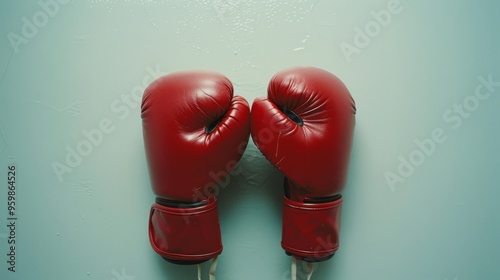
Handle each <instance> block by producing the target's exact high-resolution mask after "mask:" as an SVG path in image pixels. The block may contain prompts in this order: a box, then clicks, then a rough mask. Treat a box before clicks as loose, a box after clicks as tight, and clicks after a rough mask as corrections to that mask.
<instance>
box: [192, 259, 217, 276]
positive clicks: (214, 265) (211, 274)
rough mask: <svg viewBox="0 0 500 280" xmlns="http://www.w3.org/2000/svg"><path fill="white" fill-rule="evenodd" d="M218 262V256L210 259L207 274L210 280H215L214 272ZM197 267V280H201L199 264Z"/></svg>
mask: <svg viewBox="0 0 500 280" xmlns="http://www.w3.org/2000/svg"><path fill="white" fill-rule="evenodd" d="M218 261H219V256H217V257H215V258H213V259H212V264H211V265H210V271H209V273H208V277H209V279H210V280H215V270H216V269H217V262H218ZM197 267H198V280H201V264H198V265H197Z"/></svg>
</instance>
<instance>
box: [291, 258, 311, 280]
mask: <svg viewBox="0 0 500 280" xmlns="http://www.w3.org/2000/svg"><path fill="white" fill-rule="evenodd" d="M306 266H307V280H311V277H312V275H313V273H314V264H313V263H310V262H306ZM291 274H292V275H291V276H292V280H297V259H295V258H294V257H292V273H291Z"/></svg>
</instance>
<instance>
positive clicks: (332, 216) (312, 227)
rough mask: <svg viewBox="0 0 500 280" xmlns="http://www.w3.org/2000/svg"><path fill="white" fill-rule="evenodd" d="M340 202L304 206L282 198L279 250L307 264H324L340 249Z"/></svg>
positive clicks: (340, 199)
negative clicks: (281, 249)
mask: <svg viewBox="0 0 500 280" xmlns="http://www.w3.org/2000/svg"><path fill="white" fill-rule="evenodd" d="M341 205H342V198H339V199H337V200H334V201H330V202H324V203H304V202H298V201H293V200H291V199H289V198H287V197H286V196H285V197H284V198H283V231H282V239H281V247H283V249H284V250H285V251H286V252H287V253H288V254H291V255H294V256H297V257H300V258H302V259H304V260H306V261H310V262H314V261H322V260H327V259H329V258H330V257H331V256H333V254H334V253H335V251H337V249H338V247H339V245H340V244H339V233H340V212H341Z"/></svg>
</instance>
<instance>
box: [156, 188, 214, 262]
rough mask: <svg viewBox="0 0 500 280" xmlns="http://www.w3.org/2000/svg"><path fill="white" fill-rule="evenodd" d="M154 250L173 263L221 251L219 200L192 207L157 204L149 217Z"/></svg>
mask: <svg viewBox="0 0 500 280" xmlns="http://www.w3.org/2000/svg"><path fill="white" fill-rule="evenodd" d="M149 241H150V243H151V246H152V247H153V249H154V250H155V251H156V252H157V253H158V254H160V255H161V256H162V257H164V258H165V259H167V260H169V261H172V262H176V263H179V262H182V261H187V262H192V261H205V260H209V259H212V258H214V257H216V256H217V255H219V254H220V253H221V252H222V241H221V234H220V226H219V217H218V211H217V199H216V198H210V199H209V200H208V203H207V204H206V205H201V206H197V207H191V208H180V207H170V206H165V205H161V204H158V203H154V204H153V206H152V207H151V212H150V216H149Z"/></svg>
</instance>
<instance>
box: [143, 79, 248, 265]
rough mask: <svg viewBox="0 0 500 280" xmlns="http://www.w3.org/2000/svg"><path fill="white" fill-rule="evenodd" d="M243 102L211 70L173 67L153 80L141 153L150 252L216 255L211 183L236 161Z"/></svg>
mask: <svg viewBox="0 0 500 280" xmlns="http://www.w3.org/2000/svg"><path fill="white" fill-rule="evenodd" d="M249 119H250V110H249V107H248V103H247V102H246V101H245V100H244V99H243V98H242V97H239V96H234V97H233V86H232V84H231V82H230V81H229V80H228V79H227V78H226V77H224V76H223V75H221V74H219V73H214V72H206V71H191V72H177V73H173V74H170V75H166V76H163V77H161V78H159V79H157V80H155V81H154V82H153V83H151V85H149V87H148V88H147V89H146V90H145V92H144V96H143V100H142V127H143V135H144V144H145V150H146V158H147V161H148V167H149V173H150V178H151V184H152V187H153V192H154V193H155V194H156V196H157V198H156V203H154V204H153V206H152V208H151V212H150V218H149V238H150V242H151V245H152V247H153V249H154V250H155V251H156V252H157V253H158V254H160V255H161V256H162V257H163V258H165V259H166V260H168V261H170V262H173V263H179V264H196V263H201V262H204V261H206V260H209V259H211V258H215V257H216V256H218V255H219V254H220V253H221V252H222V241H221V234H220V228H219V218H218V212H217V198H216V195H217V192H218V189H217V188H218V186H217V183H218V182H217V181H218V180H221V178H220V177H221V176H220V174H221V173H222V174H226V175H227V174H229V172H231V170H232V169H233V168H234V166H235V165H236V164H237V162H238V161H239V159H240V158H241V156H242V154H243V151H244V150H245V147H246V144H247V142H248V137H249V133H250V125H249Z"/></svg>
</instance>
